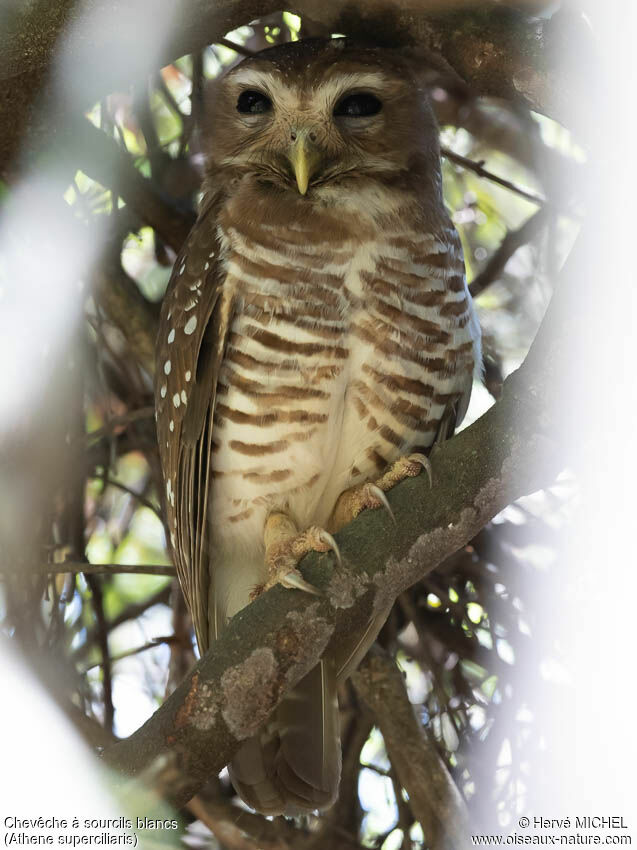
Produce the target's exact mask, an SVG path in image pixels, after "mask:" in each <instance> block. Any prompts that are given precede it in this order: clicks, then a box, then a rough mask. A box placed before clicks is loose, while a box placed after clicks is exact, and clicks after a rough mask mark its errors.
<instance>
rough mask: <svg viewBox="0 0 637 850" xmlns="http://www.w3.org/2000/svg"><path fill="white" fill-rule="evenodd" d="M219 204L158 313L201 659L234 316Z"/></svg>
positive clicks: (173, 480) (173, 492)
mask: <svg viewBox="0 0 637 850" xmlns="http://www.w3.org/2000/svg"><path fill="white" fill-rule="evenodd" d="M220 202H221V198H220V194H219V193H216V194H215V193H211V195H210V196H209V197H208V198H207V199H206V200H205V201H204V205H203V207H202V209H201V212H200V214H199V218H198V219H197V222H196V224H195V226H194V227H193V229H192V230H191V232H190V234H189V236H188V239H187V240H186V244H185V245H184V247H183V248H182V250H181V252H180V254H179V256H178V257H177V260H176V262H175V265H174V268H173V273H172V275H171V278H170V282H169V284H168V289H167V291H166V296H165V298H164V302H163V305H162V310H161V317H160V323H159V334H158V340H157V359H156V379H155V404H156V411H157V437H158V440H159V454H160V458H161V463H162V469H163V474H164V482H165V487H166V517H167V522H168V531H169V535H170V543H171V549H172V553H173V560H174V563H175V567H176V570H177V575H178V577H179V581H180V584H181V587H182V590H183V592H184V596H185V597H186V602H187V604H188V607H189V609H190V611H191V614H192V618H193V624H194V627H195V633H196V635H197V642H198V644H199V649H200V652H202V653H203V652H205V651H206V649H207V646H208V610H209V603H208V594H209V584H210V573H209V559H210V548H209V528H208V517H209V515H210V505H209V494H210V481H211V463H210V457H211V449H212V431H213V415H214V406H215V395H216V388H217V377H218V374H219V368H220V366H221V362H222V359H223V353H224V349H225V346H226V341H227V338H228V333H229V330H230V325H231V323H232V316H233V312H234V301H233V297H232V295H231V294H230V293H228V292H227V290H225V289H224V281H225V277H226V275H225V271H224V269H223V265H222V263H221V262H220V258H219V250H220V246H219V239H218V235H217V214H218V210H219V207H220Z"/></svg>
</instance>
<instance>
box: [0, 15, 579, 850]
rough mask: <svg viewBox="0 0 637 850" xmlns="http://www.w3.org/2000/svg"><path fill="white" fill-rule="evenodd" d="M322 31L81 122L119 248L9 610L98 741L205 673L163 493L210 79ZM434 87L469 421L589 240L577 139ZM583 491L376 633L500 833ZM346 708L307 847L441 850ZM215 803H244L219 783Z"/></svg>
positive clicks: (88, 186) (219, 58)
mask: <svg viewBox="0 0 637 850" xmlns="http://www.w3.org/2000/svg"><path fill="white" fill-rule="evenodd" d="M325 34H326V33H324V32H323V31H322V30H321V28H320V27H317V26H316V25H314V24H313V23H312V22H311V21H306V20H300V19H299V18H298V17H296V16H295V15H292V14H290V13H287V12H283V13H282V14H278V15H274V16H270V17H269V18H267V19H263V20H260V21H257V22H253V23H252V24H251V25H250V26H244V27H241V28H240V29H238V30H236V31H234V32H232V33H229V34H228V36H227V38H226V39H225V40H224V41H223V42H222V43H219V44H213V45H210V46H208V47H206V49H205V50H203V51H202V52H201V53H199V54H197V55H189V56H183V57H182V58H181V59H179V60H177V61H176V62H174V63H173V64H171V65H169V66H167V67H164V68H162V69H161V70H158V72H157V73H156V74H155V75H154V76H153V77H152V78H150V79H149V80H148V81H147V85H146V86H140V87H138V88H135V89H131V90H128V91H125V92H116V93H113V94H111V95H109V96H108V97H105V98H104V99H103V100H101V101H100V102H99V103H96V104H95V105H94V106H93V108H92V109H91V110H90V111H89V112H88V113H87V116H86V117H87V121H88V122H90V124H91V125H92V127H89V126H88V125H87V127H86V128H84V129H83V130H82V132H86V131H87V130H91V131H92V130H94V131H95V133H99V134H100V139H99V145H98V144H97V137H96V140H95V144H96V146H95V147H94V149H93V156H91V153H90V149H89V153H87V155H86V157H85V160H86V161H84V162H82V163H81V164H80V163H76V164H75V167H74V168H73V171H74V173H73V174H72V179H70V182H69V184H68V186H67V188H66V192H65V195H64V198H65V200H66V203H67V204H68V206H69V207H70V209H71V211H72V213H73V215H74V216H75V217H76V218H78V219H80V220H81V221H82V222H83V223H84V224H85V225H86V226H88V227H89V228H90V226H91V222H92V221H93V220H95V219H96V218H98V217H99V218H100V219H101V220H103V219H104V218H106V219H107V220H108V231H107V232H108V241H107V244H106V246H105V250H104V255H103V260H102V263H101V267H100V270H99V272H98V274H97V280H96V281H95V282H94V285H93V287H92V288H91V290H90V294H89V295H88V297H87V299H86V322H85V326H84V330H83V333H82V335H81V339H79V340H77V348H76V352H77V356H78V357H79V358H80V361H81V369H80V370H78V378H77V380H78V381H79V402H78V404H77V408H76V410H75V415H76V416H77V417H78V423H77V427H78V433H77V434H75V435H74V436H73V437H72V439H73V440H74V441H75V443H74V446H75V451H76V455H75V457H76V468H75V471H76V473H77V477H76V485H77V492H76V496H77V498H64V499H60V502H59V505H58V509H57V511H56V513H55V515H54V516H52V517H51V519H50V524H49V527H48V530H47V534H48V539H49V542H48V545H47V546H46V547H45V548H44V550H43V551H42V555H41V560H42V563H43V564H45V565H48V566H47V567H45V569H50V570H51V571H54V570H55V571H57V572H53V573H52V574H51V575H50V577H49V578H47V579H46V581H45V582H44V584H43V585H42V586H40V587H38V588H36V591H35V592H34V593H32V594H31V595H30V596H29V598H28V600H27V603H25V602H24V600H20V599H18V597H17V595H16V593H15V592H13V591H12V588H11V587H10V586H9V585H8V584H2V583H0V614H1V617H2V623H3V629H4V630H5V632H6V633H7V634H8V635H11V636H14V637H15V638H16V639H18V640H25V639H26V638H25V634H26V633H27V632H28V635H27V637H28V641H30V642H31V643H32V644H35V645H37V647H38V651H39V652H40V653H41V657H42V658H43V659H47V660H46V661H45V662H44V664H43V666H47V665H50V669H51V670H54V671H55V676H54V678H55V682H52V681H51V680H52V678H53V676H52V675H49V677H48V680H49V684H50V687H51V689H52V691H53V692H54V693H55V694H56V696H57V697H58V698H59V699H61V700H62V696H61V694H63V696H64V699H66V700H67V703H68V704H71V703H72V705H73V706H74V709H75V710H76V714H75V715H74V720H76V721H77V722H78V723H79V725H80V728H82V729H83V731H84V732H85V734H86V737H87V738H88V739H89V741H90V742H91V743H93V744H104V743H105V742H106V741H108V740H109V739H110V737H111V736H117V737H122V736H127V735H128V734H130V733H131V732H133V731H134V730H135V729H136V728H137V727H138V726H139V725H140V724H141V723H143V722H144V721H145V720H146V718H147V717H148V716H149V715H150V714H151V713H152V712H153V711H154V710H155V709H156V708H157V707H158V706H159V705H160V704H161V703H162V701H163V700H164V698H165V697H166V695H167V694H168V693H169V692H171V691H172V690H173V689H174V687H175V686H176V685H177V684H178V683H179V681H180V679H181V678H182V677H183V675H184V674H185V672H186V671H187V670H188V668H189V667H190V666H191V664H192V663H193V661H194V658H195V649H194V646H193V635H192V629H191V624H190V622H189V618H188V614H187V612H186V609H185V606H184V603H183V600H182V597H181V594H180V591H179V588H178V586H177V583H176V580H175V579H174V578H173V576H172V568H171V566H170V559H169V556H168V554H167V551H166V535H165V527H164V522H163V512H162V504H161V500H160V497H159V495H158V494H160V493H161V490H162V488H161V487H160V486H159V481H160V476H159V466H158V458H157V453H156V447H155V438H154V420H153V396H152V343H153V342H154V336H153V328H154V323H155V322H156V320H157V315H158V306H159V303H160V302H161V298H162V296H163V293H164V290H165V288H166V285H167V282H168V278H169V276H170V272H171V267H172V263H173V261H174V258H175V254H176V250H177V249H178V247H179V244H180V241H181V239H182V238H183V234H184V233H186V232H187V230H188V227H189V226H190V224H191V223H192V221H193V220H194V216H195V211H196V205H197V200H198V196H199V188H200V183H201V178H202V173H203V162H204V157H205V150H204V149H203V147H202V139H201V135H200V130H199V127H200V123H201V119H202V117H203V115H204V113H205V109H206V98H205V88H206V83H207V82H208V81H209V80H212V79H214V78H215V77H217V76H218V75H219V74H221V73H223V71H224V70H226V69H227V68H229V67H230V66H232V65H233V64H234V63H236V62H238V61H240V60H241V58H242V55H243V54H246V53H251V52H254V51H257V50H260V49H262V48H265V47H267V46H268V45H271V44H276V43H280V42H286V41H294V40H297V39H299V38H304V37H307V36H311V35H325ZM430 89H431V96H432V100H433V103H434V106H435V109H436V112H437V115H438V120H439V123H440V138H441V144H442V147H443V153H444V155H443V177H444V193H445V199H446V203H447V206H448V209H449V211H450V214H451V216H452V218H453V221H454V223H455V225H456V227H457V229H458V231H459V233H460V235H461V238H462V242H463V246H464V251H465V259H466V267H467V276H468V280H469V282H470V285H471V289H472V293H474V295H475V298H476V303H477V308H478V311H479V316H480V320H481V323H482V327H483V332H484V340H485V363H484V366H485V381H484V384H476V387H475V391H474V396H473V400H472V404H471V408H470V412H469V415H468V417H467V420H466V421H465V425H466V424H468V423H470V422H471V421H473V420H474V419H475V418H476V417H477V416H479V415H480V414H481V413H482V412H483V411H484V410H485V409H487V407H488V406H489V405H490V404H491V403H492V402H493V399H497V397H498V395H499V393H500V390H501V386H502V382H503V380H504V379H505V378H506V376H507V375H508V374H510V373H511V372H512V371H513V370H514V369H515V368H516V367H517V366H518V365H519V364H520V363H521V362H522V360H523V359H524V356H525V354H526V352H527V350H528V348H529V345H530V343H531V341H532V339H533V336H534V334H535V332H536V330H537V327H538V325H539V322H540V320H541V318H542V315H543V313H544V310H545V308H546V306H547V303H548V300H549V298H550V295H551V287H552V281H553V280H554V278H555V274H556V271H557V270H558V269H559V268H560V267H561V265H562V263H563V260H564V258H565V256H566V255H567V253H568V251H569V248H570V246H571V244H572V242H573V240H574V238H575V236H576V233H577V229H578V221H579V216H580V214H581V209H580V204H581V198H579V197H578V194H577V189H578V183H581V181H580V180H579V174H580V170H581V169H582V166H583V163H584V160H585V157H584V153H583V151H582V150H581V149H580V148H579V147H578V146H577V144H576V142H575V141H574V140H573V138H572V137H571V135H570V134H569V132H568V131H566V130H565V129H564V128H563V127H561V126H559V125H558V124H556V123H555V122H553V121H551V120H550V119H548V118H546V117H544V116H540V115H537V114H533V113H530V112H529V111H525V110H523V109H521V108H520V107H517V106H513V105H511V104H509V103H505V102H500V101H495V100H489V99H485V98H476V97H474V96H472V95H471V93H470V92H467V91H460V90H458V89H457V88H454V87H453V86H449V85H447V84H446V82H445V81H444V80H443V79H440V78H439V77H437V75H436V74H435V73H434V72H432V75H431V81H430ZM213 120H214V116H213ZM101 145H104V146H105V147H104V150H107V151H108V154H109V156H111V157H113V158H114V161H116V162H117V163H118V167H119V166H121V167H119V171H118V172H117V173H118V174H119V175H120V176H119V177H117V178H116V179H115V180H113V182H112V183H107V182H105V183H101V182H100V176H101V172H100V161H99V160H100V150H101V149H102V148H101V147H100V146H101ZM131 166H132V167H133V169H134V170H135V171H136V172H137V174H138V175H141V176H142V177H143V178H144V183H143V187H144V188H143V191H141V192H140V191H137V190H136V189H135V187H134V186H133V184H131V182H130V180H127V179H126V175H130V168H131ZM126 169H128V171H127V170H126ZM494 175H495V176H497V177H498V178H500V180H499V182H498V181H494V180H493V179H492V177H493V176H494ZM175 222H177V224H175ZM149 340H150V343H149ZM70 439H71V437H69V440H70ZM569 486H570V485H569V481H568V479H567V478H566V477H564V478H563V479H562V480H561V481H560V482H559V483H558V485H556V486H555V487H554V488H552V489H551V490H549V491H545V492H543V493H541V494H536V495H535V496H532V497H528V498H526V499H524V500H522V501H520V502H519V503H517V504H516V505H514V506H512V507H511V508H509V509H507V510H506V511H505V512H504V513H503V514H501V515H500V516H499V517H497V518H496V520H494V522H493V523H491V524H490V525H489V526H487V527H486V528H485V529H484V530H483V531H482V532H481V533H480V534H479V535H478V536H477V537H476V538H475V540H473V541H472V542H471V544H470V545H468V546H467V547H465V548H464V549H463V550H461V551H459V552H458V553H457V554H456V555H454V556H453V557H452V558H450V559H449V560H448V561H446V562H445V563H443V564H442V565H441V566H440V567H439V568H438V569H437V570H436V571H435V572H434V573H433V574H432V575H430V576H429V577H428V578H427V579H426V580H424V581H422V582H421V583H420V584H418V585H417V586H415V587H413V588H412V589H411V590H410V591H409V592H408V593H406V594H405V595H404V596H403V597H401V598H400V599H399V600H398V601H397V603H396V605H395V607H394V609H393V611H392V614H391V616H390V618H389V620H388V622H387V624H386V626H385V627H384V629H383V631H382V633H381V635H380V637H379V642H380V644H381V645H382V646H383V647H384V649H385V650H386V651H387V652H388V653H389V654H390V656H391V657H392V658H394V659H395V662H396V664H397V665H398V667H399V668H400V670H401V671H402V673H403V675H404V682H405V686H406V688H407V691H408V694H409V699H410V701H411V702H412V704H413V706H414V708H415V710H416V712H417V715H418V717H419V719H420V721H421V723H422V726H423V727H424V729H425V731H426V735H425V740H426V741H427V742H428V746H431V747H434V748H435V749H436V750H437V752H438V753H439V754H440V756H441V757H442V759H443V760H444V762H445V763H446V765H447V767H448V769H449V771H450V772H451V775H452V776H453V779H454V781H455V782H456V784H457V786H458V788H459V789H460V791H461V793H462V794H463V796H464V798H465V799H466V801H467V804H468V806H469V809H470V811H472V812H475V813H479V812H480V810H481V809H482V810H484V807H489V808H495V809H497V811H498V812H499V814H500V822H501V824H502V825H503V826H506V825H507V824H508V823H510V821H511V818H512V817H513V815H514V814H515V812H516V811H518V810H519V809H520V807H521V806H523V804H524V796H525V778H526V777H528V775H529V772H530V771H532V770H534V769H535V768H534V761H535V756H536V755H537V751H538V748H541V746H542V730H541V729H538V728H537V727H536V725H535V717H534V683H533V680H532V676H531V675H528V676H527V677H526V678H525V679H524V680H523V681H521V680H520V678H519V677H518V676H516V675H515V672H516V666H519V665H523V663H524V656H525V652H526V651H527V647H528V645H529V641H530V640H532V639H533V636H534V611H536V609H535V608H534V606H533V605H532V604H531V602H532V601H533V600H531V599H529V598H528V595H527V594H528V588H529V587H530V586H532V587H533V589H534V593H535V594H537V595H539V596H540V597H541V593H542V590H541V588H542V575H543V574H545V573H546V571H548V570H552V569H555V568H556V553H555V547H554V536H555V533H556V530H557V528H558V527H559V526H560V524H561V522H562V521H563V519H564V516H565V512H566V511H567V505H568V500H567V499H566V498H565V496H566V495H567V494H568V492H569ZM64 562H67V563H68V565H69V567H70V571H69V569H68V568H67V569H66V570H65V568H64V566H63V564H64ZM89 565H94V567H93V570H94V571H93V572H91V567H90V566H89ZM529 576H532V582H529V581H528V577H529ZM25 604H28V605H29V606H30V608H29V612H28V613H29V616H28V618H25V609H24V605H25ZM25 619H28V623H29V625H28V629H27V630H25V627H24V621H25ZM553 650H554V648H552V647H547V648H546V659H547V663H546V669H545V670H538V671H535V673H536V674H537V675H538V676H547V677H549V678H551V677H557V678H559V675H560V673H559V667H558V665H557V663H556V662H554V661H552V660H551V659H554V658H555V654H554V652H553ZM43 676H44V678H45V680H46V679H47V674H46V673H43ZM341 697H342V700H341V702H342V711H343V746H344V765H345V768H344V775H343V791H342V796H343V798H344V799H347V800H348V801H349V802H348V805H347V806H346V807H344V806H337V807H336V808H335V810H333V812H328V813H326V814H325V815H323V816H322V817H320V818H318V817H317V818H310V819H308V820H306V821H304V822H303V823H298V824H295V826H294V829H297V830H298V831H299V834H301V833H302V835H303V836H304V837H307V836H308V834H309V835H310V836H311V835H314V834H315V833H316V834H317V835H320V834H322V833H321V831H322V830H326V829H331V830H336V831H337V832H338V834H339V835H340V836H341V837H343V836H346V837H347V838H348V839H350V840H351V846H352V847H353V846H355V845H357V844H361V845H363V846H365V847H376V848H383V850H398V848H403V850H409V848H433V844H430V843H429V842H428V838H427V835H426V834H425V825H424V824H419V823H418V822H416V819H415V817H414V815H413V813H412V812H411V810H410V804H409V799H408V796H407V794H406V793H405V792H404V790H403V789H401V787H400V784H399V783H398V781H397V778H396V773H395V770H394V768H393V766H392V763H391V761H390V759H389V757H388V754H387V751H386V749H385V745H384V741H383V737H382V735H381V734H380V732H379V730H378V725H377V723H376V722H375V718H374V717H373V715H371V714H370V712H369V710H368V709H367V708H365V707H364V706H363V705H362V704H361V701H360V698H359V696H358V695H357V693H356V690H355V689H354V687H353V686H352V685H351V684H350V683H348V684H347V685H346V686H345V687H344V688H343V692H342V695H341ZM504 706H508V709H511V707H513V710H514V712H515V714H516V718H517V734H516V736H515V737H514V738H511V737H510V736H509V737H503V735H502V733H501V730H500V727H499V725H498V717H499V716H500V715H501V713H502V711H503V707H504ZM71 713H72V712H71ZM80 715H81V716H82V717H83V718H84V720H83V721H82V722H81V723H80V722H79V716H80ZM84 721H85V722H84ZM208 792H209V794H210V796H211V798H215V799H222V800H225V801H226V802H228V803H230V802H231V800H232V789H231V786H230V785H229V782H228V780H227V776H225V775H224V774H222V775H221V777H220V778H219V780H218V781H217V782H211V784H210V788H209V789H208ZM210 825H211V824H210V823H209V824H208V826H210ZM212 826H213V827H214V819H213V821H212ZM285 828H286V829H288V832H281V836H282V838H281V840H283V838H285V837H286V836H287V838H286V840H289V829H291V828H292V827H291V825H290V824H288V825H286V827H285ZM281 829H283V827H281ZM213 831H214V829H213ZM172 840H173V841H182V842H183V843H184V844H189V845H190V846H201V847H223V846H227V847H234V846H237V847H238V846H241V847H244V846H245V847H259V846H265V845H262V844H260V843H259V841H258V840H257V839H256V838H255V839H254V842H253V843H249V842H250V836H249V831H248V835H247V837H246V839H245V840H246V842H248V843H246V844H245V845H243V844H242V845H239V844H233V843H232V842H230V843H224V839H223V838H221V839H220V838H215V837H213V836H212V835H211V832H210V830H209V828H208V827H206V826H204V825H203V824H202V823H201V821H200V820H199V819H197V818H195V817H194V816H193V815H192V814H190V815H188V814H186V815H185V817H184V827H183V834H182V835H181V836H180V837H179V838H175V837H174V836H173V837H172ZM225 840H226V841H229V840H230V839H228V838H227V837H226V839H225ZM281 846H288V845H287V844H286V845H281ZM290 846H292V845H290ZM318 846H331V845H330V844H329V843H326V844H319V845H318Z"/></svg>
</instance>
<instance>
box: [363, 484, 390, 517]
mask: <svg viewBox="0 0 637 850" xmlns="http://www.w3.org/2000/svg"><path fill="white" fill-rule="evenodd" d="M369 490H370V492H371V493H373V494H374V495H375V496H376V498H377V499H378V501H379V502H380V504H381V506H382V507H383V508H385V510H386V511H387V513H388V514H389V516H390V517H391V519H392V522H393V523H394V525H396V517H395V516H394V512H393V511H392V509H391V505H390V504H389V502H388V501H387V496H386V495H385V494H384V493H383V491H382V490H381V489H380V487H379V486H378V485H377V484H370V485H369Z"/></svg>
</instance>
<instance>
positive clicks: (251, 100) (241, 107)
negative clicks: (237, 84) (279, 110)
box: [237, 89, 272, 115]
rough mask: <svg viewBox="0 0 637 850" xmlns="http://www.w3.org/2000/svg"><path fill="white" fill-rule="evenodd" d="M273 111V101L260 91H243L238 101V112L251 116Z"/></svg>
mask: <svg viewBox="0 0 637 850" xmlns="http://www.w3.org/2000/svg"><path fill="white" fill-rule="evenodd" d="M270 109H272V101H271V100H270V98H269V97H266V95H264V94H263V93H262V92H260V91H253V90H252V89H249V90H248V91H242V92H241V94H240V95H239V100H238V101H237V110H238V111H239V112H243V113H247V114H249V115H259V114H261V113H263V112H269V111H270Z"/></svg>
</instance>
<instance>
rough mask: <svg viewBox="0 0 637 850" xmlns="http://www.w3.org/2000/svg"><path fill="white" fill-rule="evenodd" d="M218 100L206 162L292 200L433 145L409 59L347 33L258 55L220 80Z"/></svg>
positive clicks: (397, 170) (404, 162)
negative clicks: (365, 44) (289, 194)
mask: <svg viewBox="0 0 637 850" xmlns="http://www.w3.org/2000/svg"><path fill="white" fill-rule="evenodd" d="M214 101H215V102H214V103H213V109H212V116H213V117H212V120H213V122H214V124H213V127H212V130H211V133H210V142H209V149H210V159H209V164H210V166H211V168H212V169H222V168H225V169H231V170H232V171H233V172H234V173H235V175H237V174H238V176H243V175H246V174H250V175H252V176H253V177H254V178H255V179H256V180H257V181H259V182H260V183H262V184H265V185H270V186H272V187H275V188H276V189H277V190H278V191H280V190H282V189H283V190H284V191H293V192H295V193H297V197H298V194H299V193H300V195H303V196H305V195H307V196H308V197H309V198H311V197H312V195H313V190H317V189H319V188H320V189H324V188H327V187H329V186H330V185H338V184H342V183H343V182H344V181H350V180H354V179H356V178H360V177H362V176H366V177H368V178H369V177H374V176H375V177H378V178H383V179H385V180H387V179H391V178H392V177H395V176H397V175H399V174H405V173H406V172H408V171H409V170H410V168H411V167H412V165H413V164H414V162H416V161H418V160H420V159H422V158H423V155H424V154H425V153H426V152H427V151H429V152H430V151H431V149H432V148H433V149H435V150H436V151H437V131H436V127H435V120H434V118H433V115H432V112H431V109H430V107H429V104H428V101H427V98H426V95H425V93H424V91H423V90H422V89H421V88H420V87H419V86H418V84H417V82H416V80H415V78H414V77H413V75H412V73H411V71H410V68H409V66H408V64H407V63H406V62H405V61H404V60H402V58H401V57H400V56H399V55H397V54H395V53H394V52H393V51H388V50H383V49H376V48H364V47H358V46H355V45H351V44H350V43H349V42H348V40H347V39H331V40H323V39H311V40H308V41H304V42H296V43H292V44H286V45H282V46H280V47H275V48H271V49H269V50H265V51H262V52H261V53H259V54H256V55H255V56H254V57H250V58H248V59H246V60H245V61H243V62H242V63H241V64H240V65H238V66H237V67H235V68H234V69H233V70H232V71H230V72H229V73H228V74H227V75H226V76H225V77H224V78H223V79H222V80H221V81H220V82H219V83H218V85H217V89H216V91H215V94H214ZM314 194H315V193H314Z"/></svg>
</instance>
